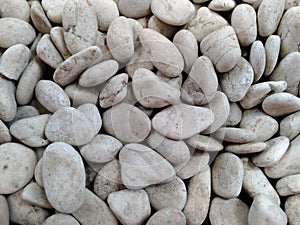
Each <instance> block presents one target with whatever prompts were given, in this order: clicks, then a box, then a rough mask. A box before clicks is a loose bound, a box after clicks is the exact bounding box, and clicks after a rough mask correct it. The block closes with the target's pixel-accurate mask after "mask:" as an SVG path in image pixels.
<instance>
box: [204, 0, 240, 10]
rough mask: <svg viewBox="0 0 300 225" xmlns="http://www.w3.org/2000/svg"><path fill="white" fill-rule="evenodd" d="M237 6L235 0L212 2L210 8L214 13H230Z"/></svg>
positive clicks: (216, 0)
mask: <svg viewBox="0 0 300 225" xmlns="http://www.w3.org/2000/svg"><path fill="white" fill-rule="evenodd" d="M235 6H236V2H235V0H212V1H211V2H210V3H209V5H208V8H209V9H211V10H214V11H220V12H224V11H230V10H232V9H233V8H234V7H235Z"/></svg>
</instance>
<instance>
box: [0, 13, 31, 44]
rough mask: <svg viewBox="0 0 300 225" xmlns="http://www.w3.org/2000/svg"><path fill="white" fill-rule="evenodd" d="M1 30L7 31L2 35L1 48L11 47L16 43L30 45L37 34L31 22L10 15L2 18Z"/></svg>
mask: <svg viewBox="0 0 300 225" xmlns="http://www.w3.org/2000/svg"><path fill="white" fill-rule="evenodd" d="M0 30H5V31H6V32H5V34H2V35H1V37H0V48H9V47H11V46H13V45H16V44H24V45H29V44H30V43H32V42H33V40H34V38H35V35H36V34H35V30H34V29H33V27H32V26H31V25H30V24H29V23H27V22H25V21H24V20H21V19H17V18H10V17H7V18H1V19H0Z"/></svg>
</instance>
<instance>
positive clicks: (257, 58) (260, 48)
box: [249, 41, 267, 82]
mask: <svg viewBox="0 0 300 225" xmlns="http://www.w3.org/2000/svg"><path fill="white" fill-rule="evenodd" d="M266 60H267V59H266V50H265V47H264V45H263V43H262V42H261V41H254V42H253V43H252V45H251V49H250V57H249V62H250V63H251V65H252V67H253V71H254V82H257V81H258V80H259V79H260V78H261V77H262V75H263V74H264V71H265V68H266Z"/></svg>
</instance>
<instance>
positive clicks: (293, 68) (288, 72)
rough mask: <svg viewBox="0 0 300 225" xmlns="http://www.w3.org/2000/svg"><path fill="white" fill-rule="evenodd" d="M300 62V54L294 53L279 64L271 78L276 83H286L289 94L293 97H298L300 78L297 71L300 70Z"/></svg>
mask: <svg viewBox="0 0 300 225" xmlns="http://www.w3.org/2000/svg"><path fill="white" fill-rule="evenodd" d="M299 60H300V53H299V52H293V53H290V54H288V55H286V56H285V57H284V58H283V59H282V60H281V61H280V63H279V64H278V66H277V67H276V68H275V70H274V71H273V73H272V75H271V76H270V79H271V80H274V81H281V80H282V81H286V82H287V90H286V91H287V92H288V93H291V94H293V95H296V96H297V95H298V88H299V83H300V76H299V73H298V72H297V71H299V70H300V66H299V65H298V62H299Z"/></svg>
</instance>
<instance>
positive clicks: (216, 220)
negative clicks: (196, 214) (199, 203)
mask: <svg viewBox="0 0 300 225" xmlns="http://www.w3.org/2000/svg"><path fill="white" fill-rule="evenodd" d="M248 212H249V207H248V206H247V205H246V204H245V203H244V202H243V201H242V200H240V199H238V198H232V199H222V198H220V197H215V198H214V199H213V200H212V201H211V206H210V210H209V221H210V222H211V224H212V225H218V224H221V223H223V224H224V225H225V224H228V225H229V224H231V225H240V224H248Z"/></svg>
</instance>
